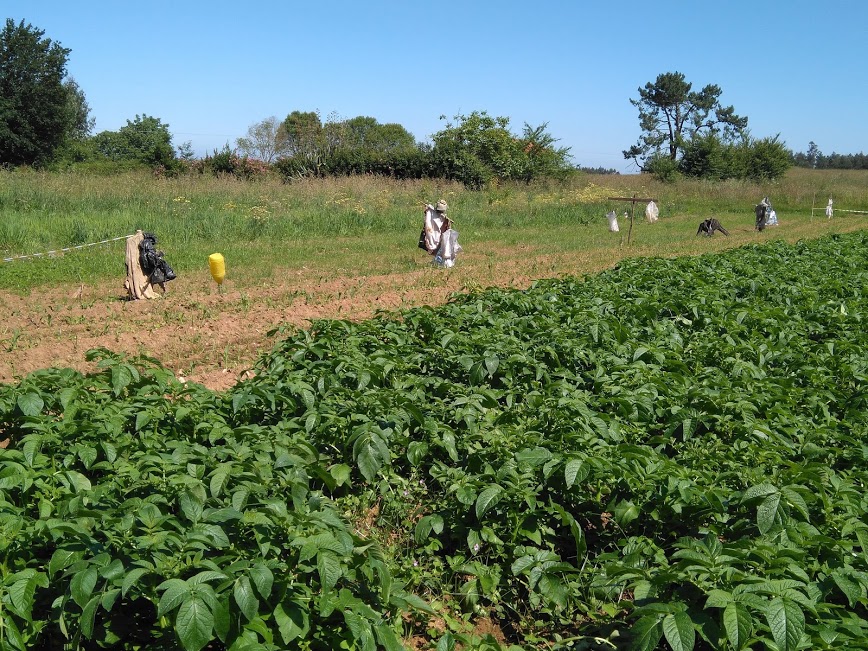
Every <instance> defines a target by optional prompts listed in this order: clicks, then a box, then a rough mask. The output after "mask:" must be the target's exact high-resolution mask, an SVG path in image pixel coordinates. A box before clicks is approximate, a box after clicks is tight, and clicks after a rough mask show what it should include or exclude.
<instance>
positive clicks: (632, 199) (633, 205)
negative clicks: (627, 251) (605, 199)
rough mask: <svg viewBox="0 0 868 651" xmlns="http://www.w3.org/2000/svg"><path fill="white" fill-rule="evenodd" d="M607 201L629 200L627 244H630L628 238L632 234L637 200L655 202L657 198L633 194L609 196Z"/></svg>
mask: <svg viewBox="0 0 868 651" xmlns="http://www.w3.org/2000/svg"><path fill="white" fill-rule="evenodd" d="M609 201H629V202H630V230H629V231H627V244H630V238H631V237H632V235H633V212H634V211H635V209H636V202H637V201H644V202H648V201H653V202H654V203H657V199H640V198H638V197H637V196H636V195H635V194H634V195H633V196H632V197H609Z"/></svg>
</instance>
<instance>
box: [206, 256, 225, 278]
mask: <svg viewBox="0 0 868 651" xmlns="http://www.w3.org/2000/svg"><path fill="white" fill-rule="evenodd" d="M208 266H209V267H210V268H211V277H212V278H213V279H214V282H216V283H217V284H218V285H222V284H223V279H224V278H225V277H226V261H225V260H224V259H223V254H222V253H212V254H211V255H209V256H208Z"/></svg>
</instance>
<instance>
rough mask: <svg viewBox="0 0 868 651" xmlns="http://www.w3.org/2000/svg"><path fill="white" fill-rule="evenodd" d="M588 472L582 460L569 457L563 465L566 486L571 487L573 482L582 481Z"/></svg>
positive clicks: (588, 469)
mask: <svg viewBox="0 0 868 651" xmlns="http://www.w3.org/2000/svg"><path fill="white" fill-rule="evenodd" d="M588 473H590V468H588V467H587V466H586V465H585V463H584V461H582V460H581V459H570V460H569V461H567V465H566V466H565V467H564V480H565V481H566V483H567V488H568V489H569V488H572V487H573V484H575V483H576V482H579V481H584V480H585V479H587V477H588Z"/></svg>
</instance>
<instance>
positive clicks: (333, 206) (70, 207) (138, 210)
mask: <svg viewBox="0 0 868 651" xmlns="http://www.w3.org/2000/svg"><path fill="white" fill-rule="evenodd" d="M766 195H768V196H770V197H771V198H772V200H773V202H774V204H775V206H776V208H777V209H778V212H779V213H782V214H790V215H792V214H794V213H799V214H801V215H803V216H805V215H809V214H810V211H811V207H812V205H813V206H814V207H815V209H816V214H817V215H819V216H821V215H822V210H823V208H824V206H825V203H826V200H827V199H828V196H829V195H832V196H834V198H835V202H836V203H835V205H836V207H839V208H845V207H849V208H850V209H855V210H865V209H866V208H868V173H866V172H857V171H853V172H849V171H812V170H801V169H799V170H792V171H791V172H790V173H789V174H788V175H787V176H786V177H785V178H784V179H783V180H782V181H780V182H777V183H774V184H764V185H760V184H754V183H747V182H734V181H730V182H723V183H709V182H703V181H694V180H684V181H680V182H678V183H677V184H674V185H669V184H662V183H659V182H657V181H655V180H654V179H652V178H650V177H648V176H644V175H641V176H640V175H629V176H628V175H623V176H591V175H585V174H577V175H575V176H574V177H573V178H571V179H570V180H569V181H567V182H564V183H549V184H537V185H530V186H525V185H501V186H493V187H490V188H488V189H486V190H484V191H478V192H475V191H469V190H466V189H465V188H464V187H463V186H461V185H459V184H456V183H450V182H444V181H437V180H421V181H393V180H390V179H384V178H380V177H367V176H359V177H348V178H330V179H308V180H299V181H294V182H293V183H291V184H284V183H282V182H281V181H280V180H278V179H263V180H258V181H242V180H238V179H234V178H231V177H225V178H215V177H210V176H195V175H191V176H183V177H180V178H155V177H153V176H152V175H150V174H149V173H148V172H144V171H129V172H124V173H121V174H118V175H115V176H96V175H86V174H80V173H72V172H68V173H58V172H54V173H47V172H37V171H33V170H26V169H24V170H13V171H2V172H0V256H2V257H4V258H5V257H11V256H15V255H24V254H31V253H38V252H42V251H46V250H51V249H58V248H62V247H70V246H75V245H79V244H88V243H92V242H97V241H100V240H104V239H108V238H112V237H118V236H122V235H129V234H132V233H134V232H135V231H136V230H137V229H141V230H144V231H150V232H153V233H155V234H156V235H157V237H158V239H159V246H160V247H161V248H163V249H164V250H165V251H166V257H167V259H168V260H169V261H170V263H171V264H172V265H173V266H174V267H175V269H176V270H177V271H179V272H180V273H184V272H186V271H188V270H192V269H199V268H201V267H202V260H204V259H205V258H207V256H208V254H210V253H212V252H214V251H221V252H223V253H224V254H225V255H227V258H228V259H230V260H235V261H244V264H245V266H246V267H247V268H248V270H249V272H250V273H254V274H267V273H268V270H270V269H273V268H275V267H280V266H289V267H291V266H294V265H304V264H306V263H308V262H310V261H312V260H316V261H318V263H319V264H334V265H335V266H339V267H342V268H347V269H349V270H352V269H353V268H359V269H361V268H368V269H369V268H371V267H372V266H373V267H375V268H378V269H380V270H382V271H388V270H390V269H392V268H394V264H395V262H394V261H395V260H396V259H397V260H399V261H400V260H404V261H406V260H408V259H409V258H408V255H409V252H411V251H412V249H413V247H414V246H415V239H416V237H417V236H418V232H419V228H420V227H421V211H422V206H423V205H424V203H426V202H434V201H436V200H437V199H439V198H444V199H446V200H447V201H448V202H449V205H450V216H451V217H452V218H453V219H454V220H455V222H456V225H457V228H458V229H459V231H460V232H461V233H462V239H463V241H464V242H468V241H476V242H480V243H481V242H497V243H500V244H503V245H506V246H509V245H512V244H515V243H517V242H525V243H532V244H536V245H538V246H543V247H547V248H549V249H552V248H553V249H563V248H576V247H579V248H581V247H591V248H592V247H594V246H595V245H597V244H599V245H600V246H608V245H610V244H611V238H609V237H608V235H609V234H608V233H606V231H605V228H604V227H603V226H604V224H605V220H604V217H603V216H604V214H605V213H606V212H607V211H608V210H610V209H612V208H615V209H616V210H617V211H618V213H619V214H623V211H624V210H625V209H628V208H629V207H630V204H629V203H619V202H612V201H609V200H608V198H609V197H612V196H623V197H632V196H637V197H640V198H644V197H648V196H651V197H654V198H656V199H658V202H659V204H660V209H661V215H662V216H663V217H664V219H662V220H661V228H659V229H656V231H655V232H654V233H653V234H652V233H651V232H650V231H649V232H648V236H650V239H649V237H646V238H645V240H646V243H647V244H651V245H654V243H655V241H656V242H657V243H658V244H661V245H662V244H663V243H665V242H667V241H669V240H670V238H672V237H675V232H674V231H672V232H669V229H668V228H667V227H666V226H665V225H664V224H665V221H666V218H667V217H672V216H691V217H692V218H705V217H708V216H718V217H719V218H720V217H721V216H726V217H728V218H729V219H730V220H733V219H739V220H741V219H743V220H745V223H750V222H751V220H752V219H753V215H752V209H753V205H754V204H755V203H757V202H758V201H759V199H760V198H762V197H763V196H766ZM643 208H644V204H638V205H637V207H636V209H637V217H641V211H642V209H643ZM681 231H683V228H682V229H681ZM681 231H679V233H680V232H681ZM384 252H386V253H387V254H389V255H388V256H387V257H391V261H390V262H387V261H386V260H385V259H384V258H383V256H382V254H383V253H384ZM399 264H403V263H400V262H399ZM407 264H409V263H407ZM122 269H123V242H122V241H121V242H117V243H114V244H107V245H102V246H98V247H90V248H87V249H84V250H81V251H77V252H74V253H70V254H68V255H64V256H59V257H54V258H37V259H35V260H27V261H15V262H12V263H8V264H4V265H2V267H0V287H2V288H7V289H17V290H19V291H26V290H28V289H30V288H32V287H34V286H38V285H42V284H52V283H64V282H69V281H70V280H74V281H76V282H87V281H94V280H100V279H104V278H108V277H112V276H115V277H116V276H117V275H118V274H119V273H120V272H122ZM119 270H120V271H119Z"/></svg>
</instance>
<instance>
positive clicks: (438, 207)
mask: <svg viewBox="0 0 868 651" xmlns="http://www.w3.org/2000/svg"><path fill="white" fill-rule="evenodd" d="M448 209H449V204H447V203H446V202H445V201H443V199H441V200H440V201H438V202H437V205H436V206H434V210H436V211H437V212H446V211H447V210H448Z"/></svg>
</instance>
